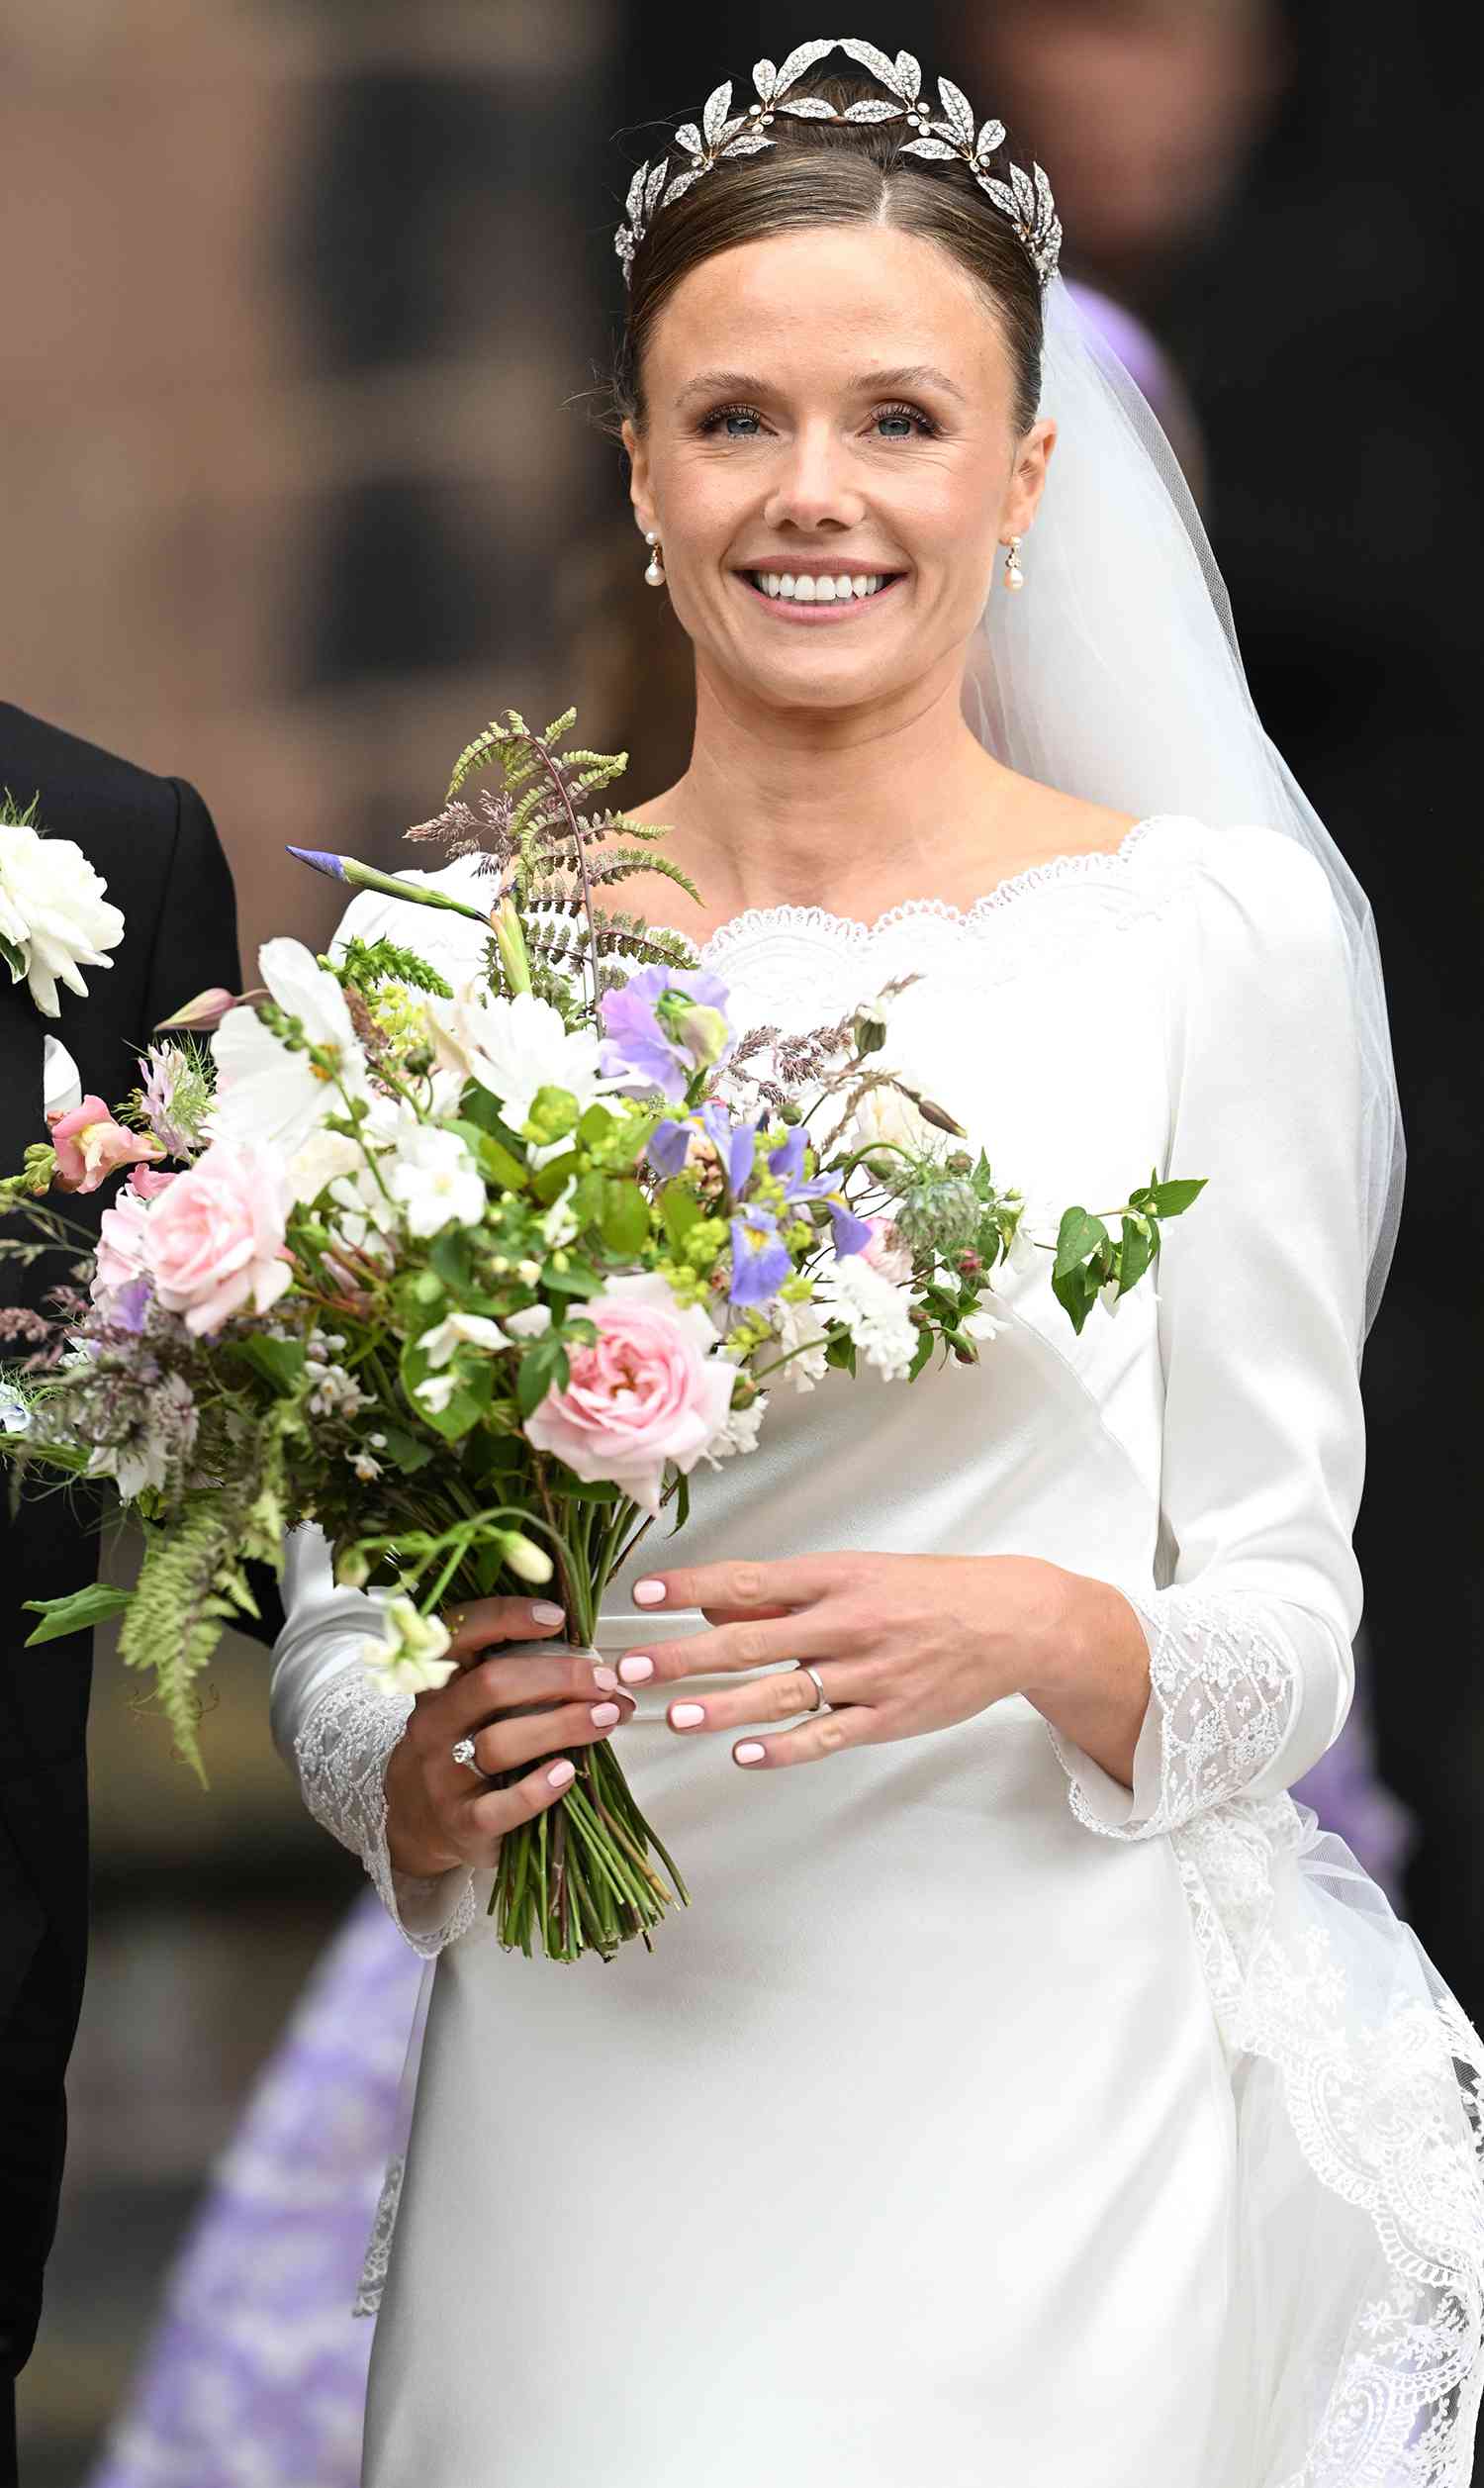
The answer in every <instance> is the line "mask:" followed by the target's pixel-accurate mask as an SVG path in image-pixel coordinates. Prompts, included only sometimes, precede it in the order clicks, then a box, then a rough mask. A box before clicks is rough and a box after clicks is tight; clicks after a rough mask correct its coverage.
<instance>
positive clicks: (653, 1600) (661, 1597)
mask: <svg viewBox="0 0 1484 2488" xmlns="http://www.w3.org/2000/svg"><path fill="white" fill-rule="evenodd" d="M664 1601H665V1584H664V1582H663V1581H662V1580H636V1581H635V1583H634V1604H635V1606H636V1607H658V1606H663V1604H664Z"/></svg>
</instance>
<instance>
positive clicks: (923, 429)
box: [875, 406, 938, 440]
mask: <svg viewBox="0 0 1484 2488" xmlns="http://www.w3.org/2000/svg"><path fill="white" fill-rule="evenodd" d="M875 420H876V422H877V423H878V424H904V425H906V426H907V427H908V429H907V430H906V431H894V432H888V433H887V435H886V437H887V438H888V439H889V440H909V439H911V438H912V437H913V436H914V435H915V436H916V437H917V438H918V439H919V440H930V439H931V438H932V437H933V434H934V433H935V432H936V431H937V429H938V427H937V425H936V424H935V423H933V422H932V420H931V419H930V418H929V417H928V416H926V415H924V413H923V411H922V409H921V407H920V406H881V407H878V409H877V412H876V417H875Z"/></svg>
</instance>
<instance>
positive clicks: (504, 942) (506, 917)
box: [490, 898, 530, 994]
mask: <svg viewBox="0 0 1484 2488" xmlns="http://www.w3.org/2000/svg"><path fill="white" fill-rule="evenodd" d="M490 925H491V929H492V931H493V932H494V935H495V949H496V953H497V955H498V957H499V960H500V964H501V967H502V968H503V969H504V971H505V981H506V983H507V985H508V986H509V987H510V992H511V993H512V994H528V993H529V992H530V956H529V953H528V952H527V950H526V947H525V935H524V934H523V933H522V931H521V930H520V917H519V915H518V913H517V911H516V908H515V902H514V900H513V899H511V898H504V899H502V900H501V902H500V905H499V907H498V908H496V909H495V911H494V913H493V915H492V916H491V918H490Z"/></svg>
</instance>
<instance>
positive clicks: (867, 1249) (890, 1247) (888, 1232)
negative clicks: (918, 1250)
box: [861, 1217, 912, 1288]
mask: <svg viewBox="0 0 1484 2488" xmlns="http://www.w3.org/2000/svg"><path fill="white" fill-rule="evenodd" d="M866 1224H867V1225H868V1226H869V1227H870V1229H871V1241H870V1243H869V1244H865V1245H863V1246H862V1248H861V1259H862V1261H864V1262H866V1263H867V1264H868V1265H869V1267H870V1268H871V1269H873V1270H879V1271H880V1272H881V1277H882V1278H883V1279H889V1280H890V1282H891V1284H892V1286H893V1287H894V1288H900V1287H905V1285H906V1283H907V1281H908V1280H909V1279H910V1278H911V1276H912V1256H911V1254H910V1253H909V1252H908V1250H907V1248H906V1246H905V1244H903V1242H902V1240H901V1238H900V1236H899V1235H898V1234H897V1231H896V1229H895V1227H894V1226H893V1225H892V1223H891V1220H890V1219H889V1218H882V1217H875V1218H868V1219H867V1221H866Z"/></svg>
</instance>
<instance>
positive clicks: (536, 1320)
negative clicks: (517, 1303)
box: [505, 1304, 551, 1339]
mask: <svg viewBox="0 0 1484 2488" xmlns="http://www.w3.org/2000/svg"><path fill="white" fill-rule="evenodd" d="M505 1326H506V1329H507V1330H508V1331H509V1332H510V1337H511V1338H512V1339H539V1338H540V1336H541V1333H542V1332H543V1331H545V1330H549V1329H550V1328H551V1306H550V1305H549V1304H526V1305H524V1306H522V1308H521V1310H520V1311H519V1312H518V1313H507V1315H506V1317H505Z"/></svg>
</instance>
